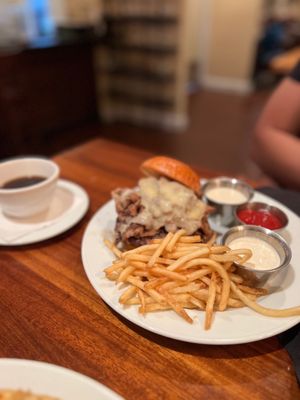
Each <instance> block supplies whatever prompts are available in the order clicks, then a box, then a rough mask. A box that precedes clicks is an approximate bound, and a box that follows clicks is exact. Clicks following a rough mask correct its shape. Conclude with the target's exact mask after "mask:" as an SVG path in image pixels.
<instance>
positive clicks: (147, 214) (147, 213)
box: [132, 177, 206, 235]
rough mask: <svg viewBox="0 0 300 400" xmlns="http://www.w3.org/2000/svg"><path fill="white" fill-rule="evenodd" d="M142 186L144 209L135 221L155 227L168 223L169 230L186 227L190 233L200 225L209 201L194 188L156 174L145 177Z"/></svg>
mask: <svg viewBox="0 0 300 400" xmlns="http://www.w3.org/2000/svg"><path fill="white" fill-rule="evenodd" d="M139 189H140V195H141V199H142V200H141V202H142V205H143V206H144V209H143V211H142V212H141V213H139V215H137V216H136V217H135V218H134V219H133V221H132V222H135V223H139V224H143V225H145V226H146V227H147V228H149V229H152V228H153V229H155V230H157V229H159V228H161V227H163V226H164V227H165V229H166V230H167V232H175V231H176V230H177V229H178V228H183V229H185V230H186V232H187V234H189V235H190V234H192V233H194V232H195V231H196V230H197V229H198V228H199V227H200V225H201V219H202V217H203V216H204V214H205V210H206V205H205V204H204V203H203V202H202V201H201V200H199V198H198V197H197V196H196V195H195V193H194V192H193V191H192V190H191V189H188V188H187V187H185V186H183V185H181V184H180V183H177V182H174V181H169V180H167V179H165V178H160V179H156V178H154V177H149V178H143V179H141V180H140V181H139Z"/></svg>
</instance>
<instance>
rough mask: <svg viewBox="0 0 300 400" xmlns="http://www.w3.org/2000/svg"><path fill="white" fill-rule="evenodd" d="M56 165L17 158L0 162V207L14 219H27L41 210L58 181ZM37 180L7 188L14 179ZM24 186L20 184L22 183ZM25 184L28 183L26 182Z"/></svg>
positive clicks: (49, 201) (46, 205)
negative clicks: (36, 178)
mask: <svg viewBox="0 0 300 400" xmlns="http://www.w3.org/2000/svg"><path fill="white" fill-rule="evenodd" d="M59 173H60V170H59V167H58V165H57V164H56V163H55V162H53V161H51V160H49V159H47V158H41V157H20V158H14V159H10V160H7V161H4V162H1V163H0V207H1V209H2V212H3V213H4V214H5V215H7V216H9V217H14V218H28V217H31V216H33V215H35V214H38V213H41V212H43V211H45V210H46V209H47V208H48V207H49V205H50V203H51V201H52V199H53V196H54V193H55V188H56V184H57V181H58V178H59ZM29 177H40V178H41V179H40V182H37V183H32V184H31V185H29V186H24V187H17V188H7V187H6V186H7V185H9V184H13V181H14V182H16V180H18V181H19V180H20V179H23V180H26V179H27V178H29ZM23 183H24V181H23ZM27 183H28V182H27Z"/></svg>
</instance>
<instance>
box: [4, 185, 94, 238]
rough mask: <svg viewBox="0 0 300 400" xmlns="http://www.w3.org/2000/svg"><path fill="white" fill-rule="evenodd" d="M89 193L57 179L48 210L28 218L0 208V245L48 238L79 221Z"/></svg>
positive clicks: (86, 206)
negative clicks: (13, 215) (4, 211)
mask: <svg viewBox="0 0 300 400" xmlns="http://www.w3.org/2000/svg"><path fill="white" fill-rule="evenodd" d="M88 206H89V197H88V195H87V193H86V191H85V190H84V189H83V188H82V187H81V186H79V185H77V184H76V183H73V182H70V181H67V180H63V179H60V180H59V181H58V184H57V188H56V192H55V196H54V198H53V201H52V203H51V205H50V207H49V208H48V210H47V211H44V212H43V213H40V214H38V215H35V216H34V217H30V218H26V219H24V218H22V219H17V218H9V217H7V216H5V215H4V214H3V212H2V210H1V208H0V246H20V245H25V244H32V243H37V242H40V241H42V240H46V239H50V238H52V237H54V236H57V235H59V234H60V233H63V232H65V231H66V230H68V229H70V228H71V227H72V226H74V225H75V224H76V223H77V222H79V221H80V220H81V219H82V217H83V216H84V215H85V213H86V212H87V209H88Z"/></svg>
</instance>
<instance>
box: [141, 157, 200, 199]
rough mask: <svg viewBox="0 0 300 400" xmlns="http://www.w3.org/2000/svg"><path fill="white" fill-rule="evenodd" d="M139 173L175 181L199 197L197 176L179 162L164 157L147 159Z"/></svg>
mask: <svg viewBox="0 0 300 400" xmlns="http://www.w3.org/2000/svg"><path fill="white" fill-rule="evenodd" d="M141 171H142V172H143V174H145V175H147V176H149V175H150V176H155V177H160V176H164V177H166V178H169V179H171V180H174V181H177V182H179V183H181V184H183V185H185V186H187V187H188V188H190V189H192V190H193V191H194V192H195V193H196V194H198V195H200V192H201V187H200V177H199V175H198V174H197V173H196V172H195V171H194V170H193V169H192V168H191V167H189V166H188V165H187V164H185V163H183V162H181V161H179V160H175V159H174V158H170V157H165V156H156V157H152V158H148V159H147V160H145V161H144V162H143V163H142V165H141Z"/></svg>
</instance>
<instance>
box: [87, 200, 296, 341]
mask: <svg viewBox="0 0 300 400" xmlns="http://www.w3.org/2000/svg"><path fill="white" fill-rule="evenodd" d="M253 200H254V201H262V202H266V203H269V204H271V205H275V206H277V207H280V208H281V209H282V210H283V211H284V212H285V213H286V214H287V216H288V219H289V224H288V227H287V229H286V230H285V231H284V232H282V235H283V236H284V237H285V239H286V240H287V242H288V243H289V244H290V246H291V250H292V260H291V264H290V266H289V268H288V273H287V274H286V276H285V278H284V280H283V281H282V285H281V288H280V289H279V290H277V291H276V292H273V293H271V294H269V295H268V296H266V297H264V298H262V299H260V300H259V301H260V303H261V304H262V305H264V306H265V307H271V308H276V309H280V308H288V307H293V306H297V305H300V290H299V288H300V239H299V236H300V218H299V217H298V216H297V215H296V214H295V213H293V212H292V211H291V210H289V209H288V208H287V207H285V206H284V205H282V204H281V203H279V202H277V201H275V200H273V199H271V198H270V197H268V196H266V195H263V194H260V193H257V192H256V193H255V196H254V198H253ZM115 220H116V212H115V207H114V202H113V200H111V201H109V202H108V203H107V204H105V205H104V206H103V207H102V208H100V209H99V210H98V211H97V212H96V214H95V215H94V216H93V218H92V219H91V221H90V223H89V225H88V226H87V228H86V231H85V234H84V237H83V241H82V252H81V253H82V261H83V265H84V269H85V272H86V274H87V276H88V279H89V280H90V282H91V284H92V285H93V287H94V289H95V290H96V292H97V293H98V294H99V296H101V298H102V299H103V300H104V301H105V302H106V303H107V304H108V305H109V306H110V307H111V308H113V309H114V310H115V311H116V312H117V313H119V314H120V315H122V316H123V317H125V318H127V319H128V320H130V321H131V322H133V323H135V324H137V325H139V326H141V327H143V328H145V329H147V330H149V331H151V332H155V333H157V334H159V335H162V336H166V337H169V338H173V339H177V340H182V341H186V342H192V343H203V344H212V345H216V344H238V343H248V342H253V341H256V340H260V339H265V338H267V337H270V336H274V335H276V334H278V333H280V332H283V331H285V330H287V329H289V328H291V327H292V326H294V325H296V324H297V323H298V322H299V321H300V317H298V316H297V317H289V318H271V317H265V316H263V315H261V314H258V313H256V312H255V311H253V310H251V309H249V308H247V307H244V308H241V309H229V310H226V311H224V312H216V313H215V316H214V319H213V323H212V327H211V329H210V330H207V331H205V330H204V328H203V326H204V313H203V312H202V311H197V310H188V313H189V315H190V316H191V317H192V318H193V320H194V323H193V324H189V323H187V322H186V321H185V320H183V319H182V318H180V317H179V316H178V315H177V314H175V312H173V311H161V312H157V313H149V314H146V315H145V316H143V315H141V314H139V313H138V310H137V307H136V306H131V307H123V306H122V305H121V304H119V302H118V298H119V296H120V294H121V290H119V289H118V287H117V285H116V284H115V283H114V282H112V281H110V280H108V279H106V278H105V276H104V272H103V270H104V268H105V267H107V266H109V265H110V264H111V263H112V261H113V259H114V256H113V255H112V254H111V252H110V251H109V250H108V249H107V248H106V246H105V245H104V243H103V239H104V238H108V239H111V238H112V232H113V230H114V225H115Z"/></svg>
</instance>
